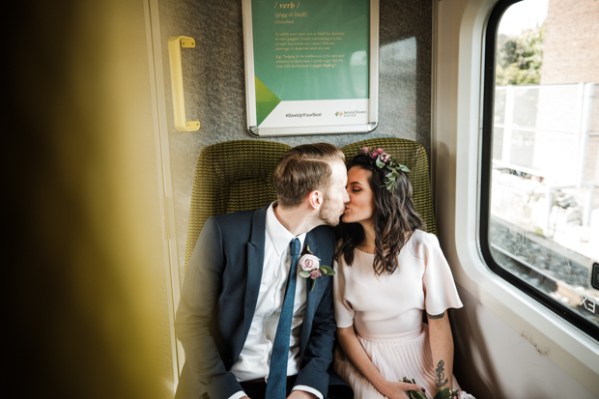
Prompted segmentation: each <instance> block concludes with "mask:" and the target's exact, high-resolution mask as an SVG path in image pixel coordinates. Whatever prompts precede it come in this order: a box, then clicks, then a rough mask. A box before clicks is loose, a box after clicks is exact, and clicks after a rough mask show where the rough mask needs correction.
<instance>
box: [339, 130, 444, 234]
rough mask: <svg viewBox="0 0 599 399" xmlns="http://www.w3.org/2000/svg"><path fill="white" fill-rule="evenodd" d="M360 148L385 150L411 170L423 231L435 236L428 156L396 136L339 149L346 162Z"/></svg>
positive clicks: (423, 150)
mask: <svg viewBox="0 0 599 399" xmlns="http://www.w3.org/2000/svg"><path fill="white" fill-rule="evenodd" d="M362 147H372V148H379V147H381V148H384V149H385V152H386V153H388V154H390V155H392V156H393V157H395V158H396V159H397V161H398V162H400V163H403V164H404V165H406V166H407V167H408V168H410V172H409V173H408V177H409V179H410V183H412V189H413V195H412V197H413V200H414V206H415V207H416V211H417V212H418V213H419V214H420V216H421V217H422V219H423V220H424V222H425V223H426V227H425V229H424V230H426V231H428V232H429V233H433V234H437V223H436V220H435V212H434V207H433V196H432V191H431V181H430V174H429V164H428V156H427V155H426V149H425V148H424V146H423V145H422V144H420V143H417V142H415V141H412V140H407V139H401V138H396V137H388V138H372V139H366V140H362V141H358V142H356V143H351V144H347V145H345V146H343V147H341V149H342V150H343V153H344V154H345V159H346V161H349V160H351V159H352V158H353V157H354V156H356V155H357V154H358V152H359V151H360V149H361V148H362Z"/></svg>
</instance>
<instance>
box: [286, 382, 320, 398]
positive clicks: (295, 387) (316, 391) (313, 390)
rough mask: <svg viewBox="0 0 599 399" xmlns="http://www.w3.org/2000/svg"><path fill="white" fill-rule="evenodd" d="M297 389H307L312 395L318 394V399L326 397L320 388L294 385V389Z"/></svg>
mask: <svg viewBox="0 0 599 399" xmlns="http://www.w3.org/2000/svg"><path fill="white" fill-rule="evenodd" d="M295 390H300V391H306V392H309V393H311V394H312V395H314V396H316V397H317V398H318V399H324V397H323V396H322V394H321V393H320V391H319V390H318V389H314V388H312V387H309V386H307V385H296V386H294V387H293V389H292V391H295Z"/></svg>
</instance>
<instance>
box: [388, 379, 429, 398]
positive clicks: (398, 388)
mask: <svg viewBox="0 0 599 399" xmlns="http://www.w3.org/2000/svg"><path fill="white" fill-rule="evenodd" d="M383 391H384V392H383ZM383 391H381V393H382V394H383V395H385V397H386V398H388V399H411V398H410V394H409V393H408V391H418V392H420V393H422V397H423V398H426V396H425V395H424V388H423V387H421V386H420V385H418V384H414V383H412V382H402V381H387V383H386V384H385V386H384V388H383Z"/></svg>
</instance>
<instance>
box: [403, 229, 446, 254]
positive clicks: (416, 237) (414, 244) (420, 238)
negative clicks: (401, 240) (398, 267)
mask: <svg viewBox="0 0 599 399" xmlns="http://www.w3.org/2000/svg"><path fill="white" fill-rule="evenodd" d="M407 247H408V248H409V251H410V253H412V255H414V256H416V257H417V258H424V257H425V254H426V253H428V252H430V251H431V249H435V248H438V247H440V245H439V239H438V238H437V236H436V235H434V234H433V233H428V232H426V231H424V230H420V229H417V230H414V231H413V232H412V236H411V237H410V239H409V241H408V243H407Z"/></svg>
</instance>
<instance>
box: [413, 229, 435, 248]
mask: <svg viewBox="0 0 599 399" xmlns="http://www.w3.org/2000/svg"><path fill="white" fill-rule="evenodd" d="M410 241H412V242H413V243H415V244H421V245H439V239H438V238H437V236H436V235H435V234H433V233H429V232H426V231H424V230H420V229H416V230H414V231H413V232H412V237H411V238H410Z"/></svg>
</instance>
